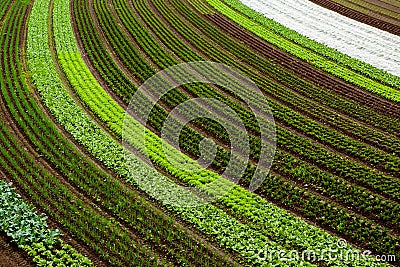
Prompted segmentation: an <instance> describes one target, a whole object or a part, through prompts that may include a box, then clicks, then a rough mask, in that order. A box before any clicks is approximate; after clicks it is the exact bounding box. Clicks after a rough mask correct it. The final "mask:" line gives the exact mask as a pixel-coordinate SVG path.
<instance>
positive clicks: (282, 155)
mask: <svg viewBox="0 0 400 267" xmlns="http://www.w3.org/2000/svg"><path fill="white" fill-rule="evenodd" d="M170 21H171V20H170ZM152 26H153V27H152V29H156V27H154V25H152ZM239 90H240V89H239ZM207 96H209V95H207ZM252 101H254V102H257V100H256V99H252ZM289 114H290V113H289ZM291 117H293V116H291ZM191 138H193V136H191ZM289 140H290V139H289ZM294 143H297V142H294ZM286 145H287V144H286ZM303 149H304V148H303ZM284 155H285V154H281V155H280V157H284ZM298 164H301V161H300V162H298ZM277 165H278V166H276V169H281V168H282V165H283V164H279V163H277ZM280 165H281V166H280ZM302 165H303V166H305V165H304V163H303V164H302ZM283 166H284V165H283ZM292 166H293V165H290V167H289V168H285V167H283V169H287V170H288V171H286V173H290V172H289V170H291V168H292ZM308 169H309V170H312V169H313V168H311V169H310V168H308ZM311 173H314V171H312V172H310V174H311ZM321 173H323V172H321ZM304 175H307V172H306V173H305V174H304ZM304 175H303V176H304ZM323 176H324V175H323ZM325 176H326V174H325ZM336 179H337V178H336ZM328 180H331V179H328ZM324 184H325V182H324ZM332 189H334V187H332ZM357 191H359V192H362V190H360V189H358V190H357ZM332 193H333V192H332ZM349 195H352V193H350V194H349ZM337 199H340V198H337ZM355 206H357V205H355Z"/></svg>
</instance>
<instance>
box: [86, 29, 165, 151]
mask: <svg viewBox="0 0 400 267" xmlns="http://www.w3.org/2000/svg"><path fill="white" fill-rule="evenodd" d="M107 25H110V23H108V24H107ZM136 36H138V35H136ZM145 49H146V48H145ZM85 98H87V99H93V97H85ZM97 99H98V98H97ZM97 106H98V107H99V106H101V105H100V104H98V105H97ZM98 107H96V109H99V108H98ZM110 113H115V112H110ZM101 114H102V113H101ZM110 119H111V120H110V121H114V120H115V119H113V118H110ZM156 151H157V150H156Z"/></svg>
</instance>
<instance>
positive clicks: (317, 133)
mask: <svg viewBox="0 0 400 267" xmlns="http://www.w3.org/2000/svg"><path fill="white" fill-rule="evenodd" d="M125 21H127V20H125ZM152 26H153V27H152V28H153V29H156V27H154V25H152ZM132 34H135V36H138V37H139V38H141V40H143V39H144V38H143V37H142V36H140V35H139V34H140V33H139V31H135V32H134V33H132ZM143 42H146V43H147V44H148V42H149V41H148V40H144V41H143ZM143 49H144V50H145V51H146V52H148V53H149V56H150V57H152V58H153V59H154V60H155V62H156V63H157V64H160V62H159V61H158V60H157V55H156V51H160V50H157V49H156V48H151V47H150V45H146V46H143ZM174 52H176V51H174ZM186 52H187V51H186ZM158 53H161V52H158ZM177 53H179V52H177ZM188 54H190V53H188ZM162 58H164V57H162ZM186 60H188V58H187V57H186ZM193 60H196V58H194V59H193V58H190V59H189V60H188V61H193ZM161 67H165V66H163V65H161ZM199 87H200V86H199ZM186 88H189V90H190V93H192V94H193V93H194V94H196V92H195V91H194V89H193V87H189V86H186ZM204 88H205V87H200V88H199V89H197V90H198V91H200V92H202V93H203V95H205V92H206V90H204ZM198 91H197V92H198ZM197 94H198V93H197ZM214 95H215V94H214ZM171 96H172V95H171ZM175 98H176V99H182V98H183V99H185V97H182V95H177V94H175ZM186 98H187V96H186ZM303 103H304V102H303ZM303 105H304V104H303ZM273 110H274V111H275V110H276V112H277V113H278V114H277V115H275V117H276V118H278V119H281V120H283V122H284V123H285V124H290V126H291V127H296V130H298V131H300V132H302V133H303V134H308V135H309V136H310V137H312V138H316V139H317V140H322V142H325V143H327V144H329V145H332V146H333V147H335V148H336V149H339V150H342V151H344V152H347V153H349V154H350V155H354V156H355V157H359V158H362V159H364V160H367V161H368V160H370V164H374V165H375V164H378V165H381V166H382V167H383V168H387V167H388V168H390V169H392V168H393V169H392V170H393V171H394V172H395V173H396V172H397V171H398V168H397V166H398V159H397V158H396V159H395V158H393V160H394V161H393V162H392V163H393V165H392V166H389V165H391V164H390V163H389V164H387V163H388V162H390V161H391V160H389V159H388V158H387V157H391V156H390V155H388V154H385V153H382V152H377V151H375V152H374V151H373V150H371V149H370V148H368V147H366V146H365V145H364V144H362V143H360V142H357V141H355V140H351V139H348V138H346V137H344V136H341V135H340V134H337V133H336V135H338V136H335V133H334V132H333V131H331V130H329V129H327V128H326V127H321V126H318V124H316V123H313V122H311V121H310V120H306V119H305V118H303V117H301V116H298V115H297V114H296V113H293V112H290V110H289V109H287V108H285V107H283V106H281V105H273ZM288 112H289V113H290V116H289V115H287V114H288ZM242 113H243V111H242ZM285 114H286V115H285ZM296 115H297V116H296ZM292 116H296V121H299V122H300V123H292V122H291V119H290V118H289V117H292ZM242 118H243V117H242ZM247 118H248V116H247V117H246V119H247ZM247 121H249V122H250V123H251V122H252V121H251V120H247ZM247 121H246V122H247ZM300 125H301V126H302V127H299V126H300ZM246 126H248V125H246ZM158 127H159V126H158ZM156 128H157V126H156ZM204 128H207V129H209V128H210V125H207V127H204ZM253 128H254V125H253ZM310 129H311V130H310ZM360 132H362V131H360ZM321 133H324V134H321ZM360 134H361V133H360ZM343 142H344V144H342V143H343ZM375 143H376V142H375ZM394 143H397V142H396V141H395V142H394ZM376 153H377V154H376ZM374 154H375V155H376V156H372V157H371V155H374ZM378 155H379V156H378ZM373 158H374V159H373ZM379 158H380V159H379ZM379 162H380V163H379ZM396 162H397V163H396ZM383 163H385V164H383ZM386 164H387V165H386ZM383 165H386V166H383Z"/></svg>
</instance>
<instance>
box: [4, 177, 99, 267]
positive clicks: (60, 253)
mask: <svg viewBox="0 0 400 267" xmlns="http://www.w3.org/2000/svg"><path fill="white" fill-rule="evenodd" d="M11 186H12V183H5V182H4V181H2V180H0V206H1V213H0V230H1V231H5V232H6V234H7V236H9V237H11V238H12V240H13V242H15V243H17V244H18V246H19V247H20V248H22V249H23V250H25V251H26V252H27V253H28V255H29V256H30V257H32V258H33V259H32V260H33V262H34V263H36V264H37V265H38V266H49V265H57V264H58V265H64V266H77V267H78V266H93V263H92V262H91V261H90V260H89V259H88V258H86V257H85V256H83V255H81V254H79V253H77V252H76V251H75V249H74V248H72V247H71V246H69V245H66V244H63V242H62V240H61V239H59V236H60V232H59V230H58V229H56V230H52V229H48V226H47V223H46V219H47V217H45V216H43V215H40V214H38V213H37V212H36V211H35V210H34V208H33V206H31V205H28V204H26V203H25V202H24V201H23V200H22V199H21V197H20V196H19V195H18V194H17V193H16V190H15V189H14V188H12V187H11Z"/></svg>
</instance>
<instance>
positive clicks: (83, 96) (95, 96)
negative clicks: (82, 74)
mask: <svg viewBox="0 0 400 267" xmlns="http://www.w3.org/2000/svg"><path fill="white" fill-rule="evenodd" d="M75 88H80V87H79V86H75ZM90 88H94V86H91V87H90ZM82 91H83V92H81V93H79V92H78V94H79V95H80V96H81V99H83V100H84V101H85V100H86V101H85V103H86V104H89V106H92V108H91V109H92V110H97V112H96V113H97V114H101V115H102V114H105V113H104V112H103V111H102V112H99V111H98V110H99V109H100V110H101V109H102V106H103V104H105V103H110V101H112V100H111V98H110V97H107V95H104V94H103V93H102V94H98V92H93V95H90V94H88V93H89V91H90V90H89V88H88V89H87V90H82ZM92 91H95V90H92ZM100 96H102V97H100ZM101 98H108V99H104V100H102V99H101ZM88 99H96V100H97V101H98V103H97V104H93V105H90V103H88V102H87V100H88ZM101 102H103V104H102V103H101ZM109 108H110V105H109V104H107V109H109ZM117 111H118V106H115V109H113V110H111V111H110V112H109V113H110V114H118V112H117ZM102 119H103V120H104V119H105V120H106V121H110V122H112V121H117V120H118V115H114V117H111V118H104V117H103V118H102ZM129 128H131V129H135V130H136V131H137V132H138V133H137V135H139V134H140V132H141V131H143V130H141V129H140V125H138V124H135V125H134V126H133V127H129ZM118 132H121V131H120V130H118V129H117V130H116V133H118ZM133 133H134V132H133V131H132V132H130V134H131V135H132V134H133ZM131 141H132V142H134V141H135V136H133V137H132V140H131ZM153 143H154V142H153ZM133 146H134V147H135V148H136V149H138V150H142V151H143V150H145V149H146V148H143V144H141V143H140V142H139V143H138V144H133ZM138 147H139V148H138ZM160 149H161V148H160V147H155V149H152V148H149V147H147V151H148V152H149V153H150V157H152V155H154V156H153V160H155V161H156V163H158V164H160V162H161V163H162V164H166V163H165V161H164V160H162V158H160V157H159V156H158V159H157V153H158V152H159V151H160ZM149 150H151V151H149ZM153 153H154V154H153ZM157 161H158V162H157ZM172 167H173V166H172ZM164 168H165V167H164ZM168 172H171V173H176V172H177V170H173V169H170V170H169V171H168ZM178 174H179V172H178ZM211 176H212V175H211ZM198 179H201V177H199V178H198ZM203 179H204V178H203ZM209 179H210V178H208V179H206V181H207V180H209Z"/></svg>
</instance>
